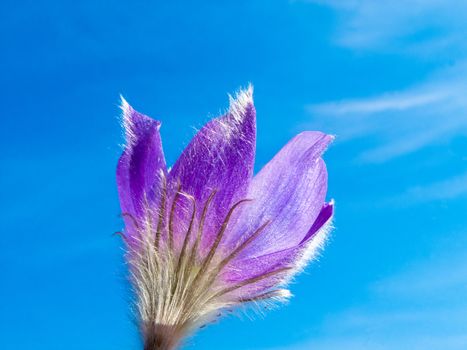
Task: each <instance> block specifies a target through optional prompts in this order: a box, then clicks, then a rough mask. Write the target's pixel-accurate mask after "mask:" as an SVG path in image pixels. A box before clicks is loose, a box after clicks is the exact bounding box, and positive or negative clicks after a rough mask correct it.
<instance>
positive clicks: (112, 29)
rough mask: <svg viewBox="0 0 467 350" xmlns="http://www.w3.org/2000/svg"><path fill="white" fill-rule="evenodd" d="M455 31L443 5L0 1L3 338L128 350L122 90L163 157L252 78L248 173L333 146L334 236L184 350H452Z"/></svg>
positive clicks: (465, 103) (465, 27) (462, 286)
mask: <svg viewBox="0 0 467 350" xmlns="http://www.w3.org/2000/svg"><path fill="white" fill-rule="evenodd" d="M466 31H467V3H466V2H464V1H455V0H423V1H422V0H405V1H394V0H379V1H372V0H348V1H346V0H330V1H324V0H311V1H299V0H296V1H285V0H284V1H281V0H274V1H266V0H263V1H256V0H249V1H246V0H236V1H230V2H226V1H196V2H189V1H171V2H168V1H164V2H163V1H133V2H123V1H113V2H112V3H111V2H108V1H106V2H104V1H91V0H84V1H74V2H68V1H56V2H52V1H40V2H38V1H24V2H21V3H19V2H17V1H12V0H3V1H2V11H0V34H1V35H0V48H1V49H0V50H1V51H0V53H1V54H0V96H1V97H0V101H1V109H0V118H1V128H0V131H1V137H0V148H1V150H2V151H1V154H0V164H1V165H0V199H1V200H0V213H1V214H0V215H1V218H2V220H1V222H2V233H1V234H0V247H1V253H0V270H1V273H2V278H1V284H0V347H1V348H2V349H4V350H17V349H31V348H33V349H35V350H41V349H47V350H55V349H56V350H62V349H67V350H75V349H76V350H78V349H79V350H83V349H91V350H93V349H96V350H130V349H139V348H140V343H139V338H138V332H137V329H136V326H135V323H134V321H133V317H132V315H131V313H130V309H129V306H128V301H129V299H130V292H129V288H128V285H127V283H126V280H125V276H126V275H125V271H126V270H125V265H124V262H123V259H122V255H123V250H122V244H121V242H120V240H119V239H118V237H113V236H112V233H113V232H115V231H118V230H120V229H121V228H122V221H121V219H120V218H119V217H118V214H119V204H118V199H117V192H116V184H115V166H116V162H117V159H118V156H119V153H120V151H121V148H120V144H121V143H122V142H123V138H122V132H121V129H120V123H119V109H118V104H119V94H122V95H123V96H125V98H126V99H127V100H128V101H129V102H130V103H131V104H132V105H134V107H135V108H137V109H138V110H140V111H141V112H143V113H145V114H148V115H150V116H153V117H155V118H158V119H160V120H162V122H163V126H162V129H161V132H162V137H163V142H164V149H165V152H166V156H167V159H168V163H169V164H171V163H173V162H174V160H175V159H176V158H177V156H178V155H179V154H180V152H181V151H182V149H183V147H184V146H185V145H186V144H187V143H188V142H189V140H190V137H191V136H192V135H193V131H194V128H199V127H200V126H202V124H203V123H204V122H205V121H206V120H208V118H210V117H214V116H217V115H218V114H219V113H221V112H222V111H225V109H226V108H227V107H228V99H227V93H234V92H235V91H236V90H237V89H238V88H239V87H241V86H246V85H247V84H248V83H249V82H251V83H252V84H253V85H254V87H255V94H254V97H255V103H256V107H257V117H258V141H257V160H256V169H260V168H261V167H262V166H263V165H264V164H265V163H266V162H267V161H268V160H269V159H270V158H271V157H272V156H273V155H274V154H275V153H276V152H277V151H278V150H279V149H280V148H281V147H282V146H283V145H284V144H285V143H286V142H287V141H288V140H289V139H290V138H292V137H293V136H294V135H295V134H297V133H299V132H300V131H303V130H322V131H325V132H327V133H331V134H335V135H336V136H337V138H336V140H335V142H334V143H333V144H332V146H331V147H330V148H329V150H328V151H327V153H326V154H325V156H324V158H325V160H326V163H327V166H328V170H329V189H328V197H329V199H331V198H334V199H335V201H336V215H335V222H334V224H335V227H336V228H335V230H334V231H333V233H332V236H331V239H330V240H329V242H328V244H327V246H326V249H325V251H324V253H323V254H322V256H321V257H320V259H319V260H318V261H315V262H314V263H313V264H312V265H311V266H310V267H309V268H308V269H307V271H306V273H304V274H302V275H300V276H299V277H298V278H297V279H296V281H295V283H294V284H293V285H292V286H291V288H292V292H293V293H294V295H295V296H294V298H293V299H292V301H291V302H290V304H289V305H287V306H285V307H281V308H280V309H277V310H274V311H272V312H269V313H268V314H267V315H265V316H264V317H262V316H254V315H252V314H246V315H244V314H242V315H241V317H239V318H234V317H230V318H225V319H223V320H222V321H221V322H220V323H218V324H215V325H212V326H210V327H207V328H205V329H203V330H202V331H201V332H199V333H198V334H197V335H196V336H195V337H193V338H191V339H189V340H188V341H187V345H186V347H185V348H184V349H186V350H194V349H225V350H230V349H232V350H233V349H241V350H253V349H260V350H308V349H314V350H333V349H347V350H353V349H372V350H380V349H381V350H386V349H414V350H417V349H423V350H431V349H433V350H434V349H447V350H451V349H466V348H467V322H466V321H467V297H466V295H467V232H466V230H467V215H466V213H467V98H466V93H467V41H466V40H465V33H466ZM250 318H254V319H255V320H254V321H251V320H250Z"/></svg>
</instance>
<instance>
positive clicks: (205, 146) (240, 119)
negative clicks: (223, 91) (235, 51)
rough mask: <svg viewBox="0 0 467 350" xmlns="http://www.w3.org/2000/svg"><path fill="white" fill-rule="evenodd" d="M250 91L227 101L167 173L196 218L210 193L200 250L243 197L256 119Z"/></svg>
mask: <svg viewBox="0 0 467 350" xmlns="http://www.w3.org/2000/svg"><path fill="white" fill-rule="evenodd" d="M255 114H256V113H255V108H254V105H253V99H252V89H251V88H250V89H248V90H247V91H242V92H240V93H239V94H238V95H237V97H236V99H235V100H231V105H230V109H229V111H228V112H227V114H225V115H224V116H222V117H219V118H216V119H213V120H211V121H210V122H208V123H207V124H206V125H205V126H204V127H203V128H202V129H201V130H200V131H199V132H198V133H197V134H196V135H195V137H194V138H193V140H192V141H191V142H190V144H189V145H188V146H187V147H186V149H185V150H184V151H183V153H182V155H181V156H180V158H179V159H178V160H177V162H176V163H175V165H174V166H173V168H172V170H171V171H170V173H169V183H170V186H171V188H172V189H173V188H175V187H176V186H181V191H182V192H184V193H187V194H189V195H192V196H193V197H194V198H195V200H196V203H197V209H198V211H197V214H198V218H199V215H200V212H201V211H202V208H203V206H204V204H205V202H206V200H207V199H208V197H209V196H210V195H211V193H212V192H213V191H217V193H216V194H215V196H214V198H213V201H212V203H211V205H210V207H209V212H208V215H207V217H206V220H205V227H204V230H203V241H202V244H201V247H202V249H205V248H206V247H208V246H209V245H210V244H211V242H212V239H213V237H214V236H215V235H216V232H217V230H218V229H219V226H220V224H221V223H222V221H223V220H224V218H225V216H226V214H227V212H228V210H229V209H230V207H231V206H232V205H233V204H234V202H235V201H237V200H239V199H241V198H243V196H244V194H245V192H246V190H247V187H248V184H249V182H250V180H251V177H252V174H253V165H254V155H255V142H256V118H255Z"/></svg>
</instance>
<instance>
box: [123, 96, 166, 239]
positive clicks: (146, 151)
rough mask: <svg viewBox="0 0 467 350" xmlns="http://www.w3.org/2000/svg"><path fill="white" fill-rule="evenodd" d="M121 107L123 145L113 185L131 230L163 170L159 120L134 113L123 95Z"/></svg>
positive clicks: (155, 191) (157, 188)
mask: <svg viewBox="0 0 467 350" xmlns="http://www.w3.org/2000/svg"><path fill="white" fill-rule="evenodd" d="M121 108H122V111H123V124H124V127H125V134H126V146H125V148H124V151H123V154H122V155H121V157H120V159H119V161H118V165H117V186H118V192H119V197H120V206H121V209H122V212H123V215H124V218H125V224H126V228H127V231H128V230H130V231H132V229H135V228H136V227H135V225H137V221H138V220H139V219H140V218H141V217H142V216H143V215H144V211H145V201H148V203H150V204H151V203H152V204H154V201H155V198H156V196H157V195H158V194H159V193H160V188H161V178H162V177H163V176H164V174H165V173H166V172H167V170H166V165H165V158H164V153H163V151H162V143H161V137H160V134H159V128H160V122H158V121H156V120H154V119H151V118H150V117H148V116H145V115H143V114H141V113H138V112H137V111H135V110H134V109H133V108H132V107H131V106H130V105H129V104H128V103H127V102H126V101H125V100H124V99H123V98H122V107H121ZM146 209H147V208H146ZM133 231H134V230H133ZM130 234H131V232H130Z"/></svg>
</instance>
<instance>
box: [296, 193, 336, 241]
mask: <svg viewBox="0 0 467 350" xmlns="http://www.w3.org/2000/svg"><path fill="white" fill-rule="evenodd" d="M333 214H334V201H330V202H329V203H325V204H324V205H323V207H322V208H321V211H320V212H319V214H318V217H317V218H316V220H315V222H314V223H313V226H311V228H310V230H309V231H308V233H307V234H306V236H305V237H304V238H303V240H302V241H301V242H300V243H305V242H307V241H308V240H310V239H311V238H313V236H314V235H315V234H316V233H317V232H318V231H319V230H320V229H321V228H322V227H323V226H324V225H326V224H327V223H328V222H329V220H330V219H331V217H332V215H333Z"/></svg>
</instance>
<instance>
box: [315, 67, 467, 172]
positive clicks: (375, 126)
mask: <svg viewBox="0 0 467 350" xmlns="http://www.w3.org/2000/svg"><path fill="white" fill-rule="evenodd" d="M464 78H467V69H466V67H465V66H464V65H458V66H456V67H454V68H451V69H450V70H446V71H444V72H443V73H442V74H439V75H438V76H436V77H433V78H432V79H430V80H429V81H427V82H425V83H423V84H419V85H417V86H414V87H411V88H409V89H406V90H404V91H394V92H386V93H383V94H381V95H379V96H372V97H368V98H360V99H344V100H340V101H331V102H326V103H320V104H313V105H308V106H306V110H307V111H308V112H309V113H310V115H311V116H312V117H313V119H314V121H315V122H316V123H315V124H318V125H317V126H318V127H323V128H324V129H325V130H333V132H334V133H336V134H337V135H338V136H339V139H340V140H341V141H344V142H345V141H349V140H352V139H355V138H357V137H359V138H361V137H370V138H372V137H373V138H375V139H376V144H375V145H372V146H371V148H368V149H366V150H364V151H362V153H361V154H359V156H358V160H359V161H361V162H364V163H382V162H386V161H389V160H391V159H394V158H396V157H400V156H403V155H406V154H409V153H412V152H416V151H418V150H420V149H423V148H424V147H426V146H428V145H431V144H440V143H446V142H449V140H450V139H452V138H453V137H455V136H459V135H464V136H465V135H467V98H466V95H467V79H464Z"/></svg>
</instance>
